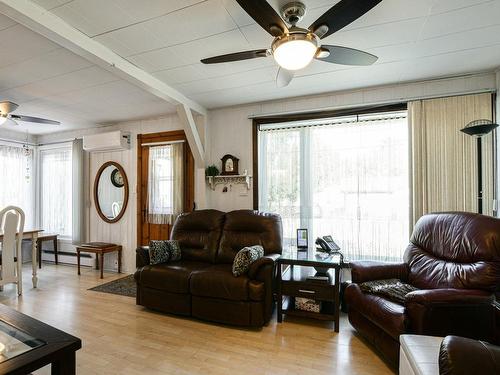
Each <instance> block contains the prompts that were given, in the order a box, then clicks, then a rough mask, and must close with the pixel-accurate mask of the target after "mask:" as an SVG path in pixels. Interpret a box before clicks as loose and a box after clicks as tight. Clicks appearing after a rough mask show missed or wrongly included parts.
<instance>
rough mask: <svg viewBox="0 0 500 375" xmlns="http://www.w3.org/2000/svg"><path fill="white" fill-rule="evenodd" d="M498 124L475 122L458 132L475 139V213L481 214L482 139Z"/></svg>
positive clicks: (484, 121)
mask: <svg viewBox="0 0 500 375" xmlns="http://www.w3.org/2000/svg"><path fill="white" fill-rule="evenodd" d="M497 127H498V124H495V123H493V122H492V121H491V120H476V121H472V122H469V123H468V124H467V125H466V126H465V128H463V129H461V130H460V131H462V132H464V133H465V134H467V135H470V136H472V137H475V138H476V139H477V210H478V211H477V212H478V213H480V214H482V213H483V151H482V139H483V137H484V136H485V135H487V134H489V133H491V132H492V131H493V130H494V129H495V128H497Z"/></svg>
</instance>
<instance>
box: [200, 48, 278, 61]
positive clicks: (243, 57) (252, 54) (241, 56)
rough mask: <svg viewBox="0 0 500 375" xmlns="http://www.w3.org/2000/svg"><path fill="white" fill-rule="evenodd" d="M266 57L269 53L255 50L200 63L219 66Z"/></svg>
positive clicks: (263, 50)
mask: <svg viewBox="0 0 500 375" xmlns="http://www.w3.org/2000/svg"><path fill="white" fill-rule="evenodd" d="M268 55H269V53H268V52H267V49H256V50H254V51H244V52H236V53H228V54H227V55H220V56H215V57H209V58H208V59H203V60H201V62H202V63H203V64H219V63H225V62H233V61H240V60H250V59H256V58H258V57H267V56H268Z"/></svg>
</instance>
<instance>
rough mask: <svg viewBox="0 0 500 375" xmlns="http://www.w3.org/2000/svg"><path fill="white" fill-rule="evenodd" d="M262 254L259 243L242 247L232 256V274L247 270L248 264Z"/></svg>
mask: <svg viewBox="0 0 500 375" xmlns="http://www.w3.org/2000/svg"><path fill="white" fill-rule="evenodd" d="M263 256H264V248H263V247H262V246H259V245H255V246H249V247H244V248H243V249H241V250H240V251H238V253H237V254H236V256H235V257H234V261H233V275H234V276H240V275H243V274H245V273H247V272H248V270H249V269H250V265H251V264H252V263H253V262H255V261H256V260H257V259H259V258H262V257H263Z"/></svg>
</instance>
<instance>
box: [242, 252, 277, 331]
mask: <svg viewBox="0 0 500 375" xmlns="http://www.w3.org/2000/svg"><path fill="white" fill-rule="evenodd" d="M279 257H280V255H279V254H269V255H266V256H263V257H262V258H259V259H257V260H256V261H255V262H253V263H252V265H251V266H250V269H249V270H248V277H249V278H250V279H251V280H257V281H260V282H262V283H264V310H263V314H264V321H265V322H268V321H269V319H271V316H272V314H273V309H274V290H275V269H276V267H275V262H276V260H277V259H278V258H279Z"/></svg>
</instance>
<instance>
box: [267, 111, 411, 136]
mask: <svg viewBox="0 0 500 375" xmlns="http://www.w3.org/2000/svg"><path fill="white" fill-rule="evenodd" d="M347 117H348V118H346V119H345V120H342V121H337V122H334V121H331V119H325V121H321V120H316V121H313V122H307V121H292V122H289V123H286V122H283V123H275V124H273V123H269V124H260V125H259V131H262V132H269V131H277V130H293V129H303V128H316V127H324V126H337V125H346V124H360V123H364V122H376V121H387V120H400V119H405V118H408V116H407V115H406V114H404V115H403V114H401V115H394V116H387V117H373V118H362V117H360V116H359V115H354V116H347Z"/></svg>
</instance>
